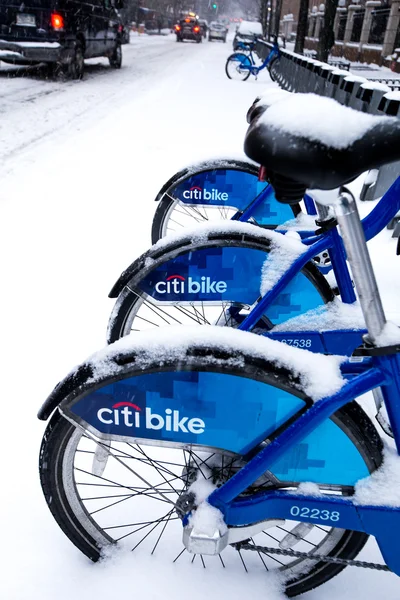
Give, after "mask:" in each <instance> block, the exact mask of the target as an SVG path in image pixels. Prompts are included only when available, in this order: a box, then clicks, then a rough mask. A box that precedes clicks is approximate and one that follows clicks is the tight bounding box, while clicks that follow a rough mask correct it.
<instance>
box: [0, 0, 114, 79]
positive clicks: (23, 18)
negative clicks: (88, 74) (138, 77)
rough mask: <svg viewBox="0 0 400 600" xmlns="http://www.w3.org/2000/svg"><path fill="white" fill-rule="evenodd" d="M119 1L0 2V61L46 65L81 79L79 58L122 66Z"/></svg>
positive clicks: (15, 0)
mask: <svg viewBox="0 0 400 600" xmlns="http://www.w3.org/2000/svg"><path fill="white" fill-rule="evenodd" d="M121 7H122V0H114V3H113V4H111V1H110V0H86V1H85V2H78V1H76V0H25V2H21V0H0V53H1V60H2V61H4V62H7V63H12V64H18V65H32V64H38V63H48V64H50V65H53V66H56V67H57V68H62V69H63V70H64V71H65V72H66V74H67V76H69V77H70V78H72V79H81V78H82V76H83V70H84V59H85V58H92V57H96V56H106V57H108V59H109V61H110V65H111V66H112V67H114V68H115V69H119V68H120V67H121V62H122V52H121V31H120V25H121V22H120V19H119V17H118V14H117V12H116V9H118V8H121Z"/></svg>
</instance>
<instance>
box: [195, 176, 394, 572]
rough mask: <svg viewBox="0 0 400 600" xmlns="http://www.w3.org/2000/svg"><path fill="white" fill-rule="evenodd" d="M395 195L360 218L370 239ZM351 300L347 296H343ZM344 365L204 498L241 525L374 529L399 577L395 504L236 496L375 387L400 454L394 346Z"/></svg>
mask: <svg viewBox="0 0 400 600" xmlns="http://www.w3.org/2000/svg"><path fill="white" fill-rule="evenodd" d="M399 201H400V178H399V179H398V180H397V181H396V182H395V183H394V184H393V186H392V187H391V188H390V189H389V191H388V192H387V193H386V194H385V196H384V198H383V199H382V201H381V203H380V204H381V205H382V204H383V207H384V210H382V213H380V212H379V211H378V207H376V208H375V209H374V211H373V213H375V214H373V213H371V214H370V215H369V217H367V219H366V220H365V221H364V230H365V233H366V237H367V239H369V238H370V237H373V235H376V233H377V232H378V231H380V229H381V228H382V227H383V226H384V224H385V223H386V222H387V219H388V215H390V214H391V213H392V211H393V210H396V211H397V207H398V205H399ZM335 231H336V229H333V230H330V231H328V232H326V233H324V234H322V235H321V237H320V238H319V239H317V241H315V242H313V243H312V244H311V245H310V248H309V250H308V251H307V252H306V253H305V254H304V255H303V256H301V257H300V258H299V259H297V260H296V261H295V262H294V263H293V264H292V266H291V267H290V268H289V269H288V271H287V272H286V273H285V274H284V275H283V277H282V278H281V279H280V281H279V282H278V283H277V284H276V285H275V286H274V287H273V288H272V290H271V291H270V292H268V293H267V294H266V295H265V296H264V298H263V299H262V300H261V301H260V302H259V304H258V305H257V306H256V307H255V308H254V309H253V310H252V311H251V313H250V314H249V316H248V317H247V318H246V319H245V320H244V321H243V323H242V324H241V326H240V329H243V330H250V329H251V328H252V327H253V326H254V324H255V323H256V322H257V321H258V319H259V317H260V316H261V315H262V314H263V312H264V310H265V308H266V307H267V306H268V303H269V302H270V301H271V300H272V299H273V298H274V297H276V294H277V293H278V292H279V290H280V289H282V288H283V287H284V285H285V284H286V283H287V282H288V280H289V279H291V277H292V276H293V275H294V274H295V273H297V272H298V271H299V270H300V269H301V268H302V267H303V266H304V265H305V264H306V262H307V261H308V260H309V259H310V258H311V256H312V255H315V253H316V252H317V251H318V252H320V251H321V250H322V249H323V248H329V251H331V250H332V248H334V249H336V250H340V252H342V249H341V243H339V241H338V239H337V238H336V235H335V233H334V232H335ZM337 275H338V278H339V282H338V283H339V284H340V285H342V286H343V290H346V291H347V292H350V288H349V289H347V286H348V284H349V281H348V278H349V274H348V270H347V267H346V269H345V272H344V275H343V273H341V270H338V272H337ZM349 300H350V298H349V299H348V300H347V301H349ZM336 333H339V332H336ZM286 335H288V334H287V333H286ZM340 335H341V336H343V332H340ZM271 337H274V336H273V335H271ZM341 370H342V374H343V375H344V376H345V379H346V380H347V381H346V383H345V385H344V386H343V387H342V388H341V390H340V391H339V392H337V393H336V394H333V395H331V396H328V397H325V398H323V399H321V400H319V401H318V402H316V403H315V404H314V405H312V406H311V407H310V408H308V409H307V410H306V412H305V413H303V415H302V416H300V417H299V418H298V419H297V420H296V421H295V422H294V423H292V424H289V425H287V426H286V427H285V428H284V430H283V431H281V432H280V433H279V434H278V435H277V436H276V437H274V438H273V439H272V441H271V442H270V443H269V444H268V445H267V446H265V447H264V448H263V449H262V450H261V451H260V452H259V453H258V454H257V455H256V456H255V457H254V458H251V459H250V460H249V462H248V463H247V464H246V465H245V466H244V467H243V468H242V469H240V471H238V472H237V473H236V474H235V475H234V476H233V477H232V478H230V479H229V480H228V481H227V482H226V483H224V484H223V485H222V486H221V487H219V488H218V489H216V490H215V491H214V492H213V493H212V494H211V495H210V496H209V498H208V502H209V503H210V504H211V505H213V506H215V507H217V508H218V509H219V510H220V511H221V512H222V513H223V515H224V520H225V522H226V524H227V525H229V526H245V525H247V524H248V523H255V522H258V521H264V520H267V519H276V518H281V519H289V520H293V518H294V517H295V519H296V520H300V521H305V522H310V520H312V521H311V522H313V523H316V524H319V525H325V526H326V525H330V526H333V527H340V528H343V529H351V530H354V531H361V532H365V533H367V534H370V535H373V536H374V537H375V538H376V540H377V543H378V545H379V548H380V550H381V553H382V556H383V558H384V560H385V562H386V564H387V565H388V567H389V569H391V570H392V571H394V572H395V573H396V574H397V575H400V552H399V550H398V545H397V539H398V534H399V533H400V506H399V507H388V506H384V505H382V506H381V505H379V504H377V505H364V504H356V503H355V502H354V501H353V500H351V499H350V498H342V497H339V496H335V495H333V496H328V495H326V494H321V495H320V496H315V495H307V494H297V493H296V492H293V491H290V492H284V491H268V492H262V493H259V494H258V495H256V496H254V495H252V496H251V499H246V498H245V497H244V498H238V496H239V495H240V494H241V493H242V492H244V491H245V490H246V489H247V488H248V487H249V486H250V485H252V484H253V483H254V482H255V481H256V480H257V479H258V478H259V477H260V476H261V475H262V474H264V473H265V472H266V471H268V470H269V469H270V467H271V466H272V465H273V463H274V462H275V461H276V460H277V459H279V458H280V457H281V456H282V455H283V453H284V452H286V451H287V449H288V448H289V447H291V446H294V445H295V444H298V443H299V442H301V441H302V440H303V439H304V438H305V437H306V436H307V435H308V434H309V433H310V432H312V431H313V430H314V429H315V428H316V427H318V425H320V424H321V423H322V422H323V421H324V420H326V419H328V418H329V417H331V416H332V415H333V414H334V413H335V412H336V411H337V410H338V409H339V408H341V407H342V406H344V405H345V404H347V403H348V402H351V401H352V400H353V399H354V398H357V397H358V396H361V395H363V394H365V393H367V392H370V391H371V390H373V389H375V388H377V387H380V388H381V390H382V394H383V398H384V400H385V406H386V409H387V412H388V417H389V422H390V425H391V428H392V431H393V437H394V441H395V444H396V448H397V452H398V453H400V355H399V354H396V348H394V349H392V352H391V351H390V349H387V350H385V351H384V352H382V353H381V355H376V356H372V357H367V359H366V360H364V361H363V362H362V363H361V364H359V365H358V366H357V368H356V369H355V368H354V363H351V362H350V361H349V360H347V361H345V362H344V363H343V364H342V366H341ZM355 371H358V374H354V373H355ZM186 522H187V520H185V523H186ZM185 523H184V524H185Z"/></svg>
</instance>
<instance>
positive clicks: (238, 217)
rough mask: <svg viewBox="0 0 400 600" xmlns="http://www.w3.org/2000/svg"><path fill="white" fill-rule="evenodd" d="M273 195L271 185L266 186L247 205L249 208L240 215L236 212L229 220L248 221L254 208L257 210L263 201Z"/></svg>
mask: <svg viewBox="0 0 400 600" xmlns="http://www.w3.org/2000/svg"><path fill="white" fill-rule="evenodd" d="M274 193H275V192H274V190H273V187H272V185H268V186H267V187H266V188H265V189H263V191H262V192H260V194H258V196H257V197H256V198H255V199H254V200H253V201H252V202H251V204H249V206H248V207H247V208H246V209H245V210H244V211H243V212H242V213H240V212H239V211H238V212H236V213H235V214H234V215H233V217H232V219H231V220H232V221H248V220H249V219H251V217H252V214H253V211H254V210H255V209H256V208H258V207H259V206H260V204H262V203H263V202H264V200H266V199H267V198H269V197H270V196H272V195H274Z"/></svg>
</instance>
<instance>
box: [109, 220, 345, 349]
mask: <svg viewBox="0 0 400 600" xmlns="http://www.w3.org/2000/svg"><path fill="white" fill-rule="evenodd" d="M249 229H251V226H249ZM221 247H236V248H241V249H245V250H246V249H250V250H261V251H262V252H265V253H268V252H269V251H270V246H269V243H268V242H267V241H266V240H264V239H263V238H260V237H259V236H257V233H254V234H251V233H250V231H249V233H248V234H246V235H243V234H240V235H237V234H233V233H231V234H228V233H224V234H222V235H221V234H210V235H209V237H208V239H207V240H205V241H202V242H198V243H197V244H196V246H194V245H193V244H192V240H191V238H188V239H187V240H185V239H183V240H180V241H179V242H170V243H166V244H163V245H162V246H161V247H160V248H157V246H156V247H155V249H150V250H149V251H148V252H147V253H145V254H144V255H142V256H141V257H139V258H138V259H137V260H136V261H135V262H134V263H132V265H131V266H130V267H129V268H128V269H127V270H126V271H125V272H124V275H123V277H122V278H120V279H119V281H118V282H117V284H116V285H115V286H114V288H113V290H112V291H111V292H110V296H111V297H116V298H117V300H116V302H115V305H114V307H113V310H112V312H111V315H110V319H109V323H108V329H107V341H108V343H113V342H115V341H117V340H119V339H121V338H122V337H125V336H126V335H129V334H130V333H131V332H132V330H133V329H136V328H137V327H138V325H137V323H142V321H143V322H144V323H145V324H146V323H150V324H151V325H153V326H165V324H166V323H165V322H167V323H168V324H169V323H175V324H177V323H180V324H182V323H183V321H185V320H186V322H188V323H190V324H192V325H193V321H194V322H196V323H197V324H199V325H200V324H202V323H201V318H200V317H199V314H202V315H204V319H203V324H209V321H208V319H207V316H209V315H210V314H211V315H215V314H218V313H219V312H221V305H222V307H223V309H222V313H221V315H223V316H222V317H221V318H220V321H222V320H223V319H225V324H226V325H229V324H231V323H232V324H234V322H233V320H232V318H231V317H230V316H226V315H227V313H228V308H230V306H231V305H233V304H234V303H230V306H229V307H228V308H225V307H224V303H223V302H221V305H217V306H219V308H218V309H216V311H214V306H216V305H212V306H211V310H208V305H207V304H206V303H202V302H201V303H200V302H199V303H198V304H194V303H193V305H192V307H189V306H188V305H187V304H188V303H187V302H186V303H185V305H184V306H185V307H184V309H182V308H181V305H180V304H179V303H178V302H174V303H170V304H168V305H167V306H166V305H164V304H161V307H160V305H158V304H156V303H152V302H151V298H150V300H149V296H147V295H146V293H144V292H143V291H141V289H140V287H139V285H140V282H141V281H143V280H144V278H146V277H147V276H148V273H149V272H151V271H155V270H156V269H158V268H159V267H160V265H163V264H167V262H168V261H170V260H172V259H174V258H176V257H179V256H182V255H185V254H191V255H192V254H193V253H194V252H196V251H202V250H204V249H207V248H221ZM148 264H150V265H151V266H150V268H147V269H146V265H148ZM235 273H236V271H235ZM302 274H303V275H304V276H305V277H306V278H307V279H308V280H309V281H310V282H311V284H312V286H313V287H314V288H315V290H316V292H317V294H318V295H319V297H320V298H321V300H322V302H324V303H327V302H330V301H331V300H332V299H333V298H334V296H333V292H332V290H331V288H330V286H329V284H328V282H327V281H326V279H325V277H324V276H323V275H322V274H321V272H320V271H319V269H318V268H317V267H316V266H315V265H314V264H313V263H308V264H307V265H306V266H305V267H304V269H303V270H302ZM256 299H257V298H254V300H253V301H256ZM236 306H239V305H238V304H236ZM167 309H168V310H169V311H170V312H167ZM140 310H142V313H141V315H139V314H138V313H139V311H140ZM183 310H184V312H183ZM149 311H150V312H149ZM206 311H207V312H206ZM206 315H207V316H206ZM135 319H136V326H135V327H134V328H133V327H132V325H133V324H134V321H135ZM157 321H158V322H157ZM214 322H215V321H214ZM145 326H146V327H147V325H145ZM265 326H266V327H268V325H267V324H265Z"/></svg>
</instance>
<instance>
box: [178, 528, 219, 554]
mask: <svg viewBox="0 0 400 600" xmlns="http://www.w3.org/2000/svg"><path fill="white" fill-rule="evenodd" d="M228 536H229V534H228V531H226V532H225V533H223V534H221V532H220V531H219V530H218V529H216V530H215V531H214V533H213V534H212V535H211V536H210V535H208V534H206V533H203V532H201V531H196V530H195V529H194V527H184V529H183V544H184V546H185V548H186V550H187V551H188V552H190V553H191V554H207V555H209V556H215V555H216V554H220V553H221V552H222V550H224V548H226V546H227V545H228Z"/></svg>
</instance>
